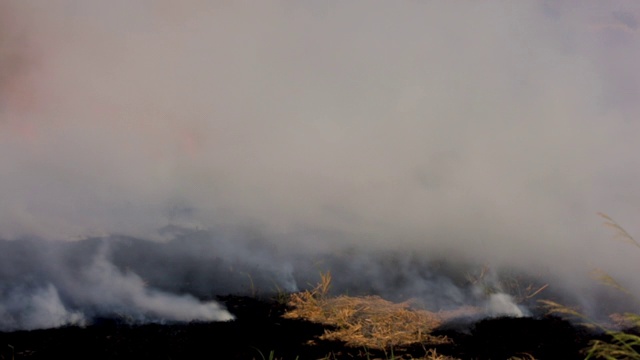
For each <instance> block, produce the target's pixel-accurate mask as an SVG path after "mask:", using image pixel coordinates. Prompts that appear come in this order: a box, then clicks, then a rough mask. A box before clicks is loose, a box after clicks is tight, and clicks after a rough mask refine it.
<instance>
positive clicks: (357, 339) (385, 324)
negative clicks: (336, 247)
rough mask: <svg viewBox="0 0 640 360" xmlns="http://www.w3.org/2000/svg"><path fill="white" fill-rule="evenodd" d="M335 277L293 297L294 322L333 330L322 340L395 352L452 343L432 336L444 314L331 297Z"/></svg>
mask: <svg viewBox="0 0 640 360" xmlns="http://www.w3.org/2000/svg"><path fill="white" fill-rule="evenodd" d="M330 283H331V274H330V273H326V274H322V275H321V281H320V283H319V284H318V286H316V287H315V288H314V289H313V290H308V291H304V292H301V293H297V294H293V295H291V298H290V301H289V305H290V306H291V310H289V311H287V312H286V313H285V315H284V317H285V318H290V319H299V318H302V319H306V320H309V321H313V322H316V323H321V324H324V325H329V326H331V327H332V329H330V330H326V331H325V333H324V334H323V335H322V336H321V337H320V339H322V340H338V341H342V342H344V343H346V344H347V345H349V346H353V347H364V348H370V349H380V350H384V349H389V348H391V349H393V348H397V347H405V346H409V345H412V344H425V345H440V344H446V343H450V342H451V340H450V339H449V338H447V337H445V336H434V335H431V332H432V331H433V330H434V329H435V328H437V327H438V326H439V325H441V323H442V321H443V314H441V313H434V312H429V311H426V310H417V309H413V308H412V307H411V303H410V302H409V301H406V302H402V303H392V302H390V301H387V300H384V299H382V298H380V297H378V296H363V297H352V296H346V295H341V296H337V297H329V296H327V293H328V290H329V287H330Z"/></svg>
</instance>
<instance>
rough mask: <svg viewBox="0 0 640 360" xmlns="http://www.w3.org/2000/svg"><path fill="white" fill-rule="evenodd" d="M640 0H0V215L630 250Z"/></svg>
mask: <svg viewBox="0 0 640 360" xmlns="http://www.w3.org/2000/svg"><path fill="white" fill-rule="evenodd" d="M639 21H640V3H638V2H636V1H607V2H600V1H579V2H578V1H518V2H512V1H489V2H475V1H466V2H462V1H460V2H454V1H322V2H319V1H259V2H254V1H233V2H232V1H198V0H189V1H181V2H175V1H168V0H166V1H165V0H163V1H160V0H153V1H151V0H140V1H135V2H131V1H124V0H117V1H97V0H95V1H91V0H90V1H79V0H46V1H45V0H40V1H38V0H33V1H22V0H3V1H2V2H0V174H1V177H0V194H1V200H0V237H1V238H4V239H15V238H20V237H23V236H39V237H42V238H46V239H78V238H84V237H88V236H95V235H104V234H126V235H133V236H140V237H143V238H158V237H159V235H158V232H157V231H158V229H160V228H161V227H163V226H165V225H168V224H179V225H184V226H192V227H196V226H197V227H201V228H225V229H226V228H237V227H242V228H247V227H249V228H255V229H259V231H261V232H263V233H264V234H266V236H267V237H269V238H271V239H274V240H273V241H274V242H275V243H276V244H279V245H282V247H283V248H287V249H290V250H291V251H302V252H304V251H313V249H317V248H329V249H330V248H332V247H334V246H336V245H337V244H347V245H349V246H354V247H356V248H358V247H363V248H381V249H386V248H407V249H408V250H410V251H412V252H423V253H424V254H425V256H429V254H431V253H433V252H445V253H446V254H450V256H451V257H453V258H455V256H460V257H466V258H479V259H481V260H483V261H484V260H486V261H488V262H490V263H497V264H502V263H506V264H517V265H520V266H523V267H527V266H534V265H536V264H537V265H541V264H542V265H544V266H546V265H549V264H551V266H555V267H553V268H552V269H557V272H558V273H559V274H565V275H566V276H567V277H570V276H572V275H571V274H572V272H571V271H583V268H591V267H594V266H600V267H603V268H607V269H608V270H610V271H613V272H614V273H616V272H617V273H624V271H625V270H626V269H627V268H628V266H630V265H629V264H632V263H633V262H630V261H635V263H636V264H637V257H638V256H639V254H634V253H633V252H632V251H629V249H630V248H629V247H626V246H625V245H623V244H619V243H615V242H611V241H609V238H610V237H611V235H612V234H611V233H610V232H608V231H607V230H606V229H604V228H603V227H602V226H601V222H602V221H601V220H602V219H600V218H598V217H597V216H596V213H597V212H606V213H608V214H609V215H611V216H612V217H614V218H615V219H617V220H618V221H619V222H620V223H621V224H623V225H624V226H625V227H626V228H627V229H628V230H629V232H630V233H632V234H634V233H635V234H640V226H638V221H637V219H638V216H639V215H640V207H639V205H640V187H639V184H640V156H638V154H639V153H640V141H639V140H638V136H639V135H640V119H639V117H638V115H640V105H639V104H640V102H639V101H638V99H639V95H640V65H639V64H640V25H639ZM638 236H640V235H638ZM307 249H308V250H307ZM336 249H337V247H336ZM621 264H623V265H621ZM625 264H627V265H625ZM639 287H640V286H639Z"/></svg>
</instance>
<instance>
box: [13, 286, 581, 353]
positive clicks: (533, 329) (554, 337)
mask: <svg viewBox="0 0 640 360" xmlns="http://www.w3.org/2000/svg"><path fill="white" fill-rule="evenodd" d="M220 300H221V301H223V302H224V303H225V304H226V306H227V307H228V308H229V310H230V311H231V312H232V313H234V314H235V315H236V317H237V319H236V320H235V321H230V322H217V323H189V324H146V325H130V324H125V323H123V322H121V321H117V320H109V319H103V320H100V321H97V322H96V323H95V324H93V325H91V326H87V327H83V328H81V327H64V328H58V329H49V330H33V331H17V332H9V333H0V349H1V350H0V359H54V358H61V359H258V360H260V359H263V357H264V358H265V359H269V357H270V354H271V352H273V357H274V358H275V359H285V360H286V359H296V358H298V359H301V360H302V359H321V358H324V357H326V356H328V355H331V359H353V358H362V359H366V358H370V359H374V358H382V359H387V358H390V355H389V354H386V355H385V354H384V353H375V352H374V351H371V350H369V352H370V354H369V356H368V357H367V355H366V354H365V349H354V348H349V347H346V346H345V345H344V344H342V343H339V342H329V341H321V340H318V339H317V337H318V336H319V335H321V334H322V333H323V331H324V328H323V326H322V325H318V324H314V323H310V322H307V321H303V320H293V319H284V318H282V317H281V315H282V314H283V313H284V311H285V309H286V308H285V305H283V304H281V303H278V302H276V301H273V300H260V299H255V298H249V297H238V296H228V297H222V298H220ZM437 333H438V334H441V335H447V336H449V337H450V338H452V339H453V344H450V345H440V346H438V347H437V353H438V354H444V355H449V356H452V357H455V358H460V359H508V358H509V357H511V356H521V357H523V356H525V355H524V354H528V355H531V356H533V357H535V358H536V359H583V358H584V355H582V354H581V353H580V349H582V348H584V347H585V346H586V345H587V343H588V341H589V339H590V338H593V334H589V333H587V332H585V330H584V329H581V328H577V327H574V326H573V325H571V324H570V323H569V322H567V321H565V320H562V319H560V318H557V317H540V318H495V319H485V320H481V321H479V322H475V323H457V324H447V325H444V326H443V327H442V328H441V329H439V330H438V331H437ZM429 348H433V347H432V346H430V347H429ZM394 354H395V356H400V355H403V356H406V358H409V357H410V356H413V357H416V358H417V357H424V356H425V349H424V348H423V346H420V345H418V346H414V347H413V348H406V349H394ZM525 358H526V357H525Z"/></svg>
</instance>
